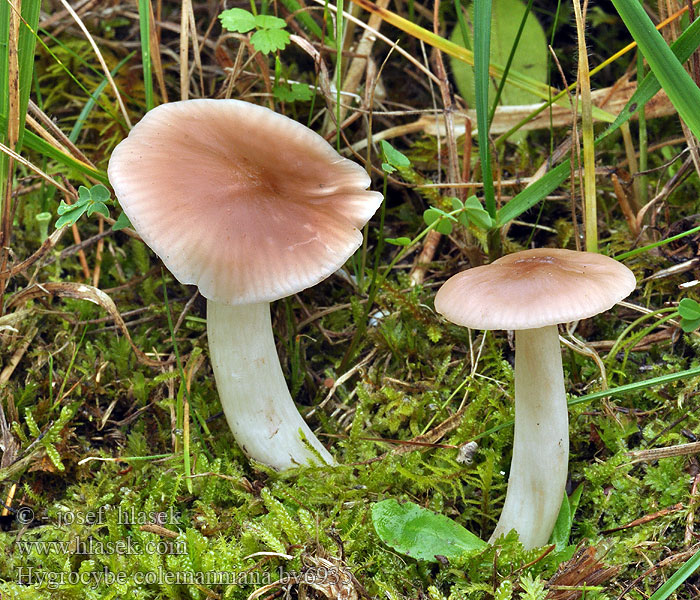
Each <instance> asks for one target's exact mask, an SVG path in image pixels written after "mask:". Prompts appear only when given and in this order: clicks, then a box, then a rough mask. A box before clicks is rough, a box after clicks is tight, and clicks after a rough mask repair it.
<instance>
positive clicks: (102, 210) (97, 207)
mask: <svg viewBox="0 0 700 600" xmlns="http://www.w3.org/2000/svg"><path fill="white" fill-rule="evenodd" d="M94 213H99V214H101V215H102V216H103V217H109V208H107V205H106V204H105V203H104V202H93V203H92V204H91V205H90V206H88V209H87V216H88V217H91V216H92V215H93V214H94Z"/></svg>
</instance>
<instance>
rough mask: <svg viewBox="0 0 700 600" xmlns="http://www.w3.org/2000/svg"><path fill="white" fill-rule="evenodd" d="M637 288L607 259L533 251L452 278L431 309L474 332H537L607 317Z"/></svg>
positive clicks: (629, 276)
mask: <svg viewBox="0 0 700 600" xmlns="http://www.w3.org/2000/svg"><path fill="white" fill-rule="evenodd" d="M636 284H637V282H636V280H635V278H634V275H633V273H632V271H630V270H629V269H628V268H627V267H626V266H624V265H623V264H622V263H620V262H618V261H616V260H614V259H612V258H609V257H607V256H603V255H601V254H596V253H593V252H576V251H573V250H562V249H557V248H537V249H535V250H524V251H522V252H515V253H513V254H509V255H508V256H504V257H502V258H499V259H498V260H495V261H494V262H493V263H491V264H490V265H484V266H481V267H475V268H473V269H468V270H466V271H463V272H462V273H458V274H457V275H455V276H453V277H451V278H450V279H448V280H447V281H446V282H445V284H444V285H443V286H442V287H441V288H440V290H439V291H438V293H437V295H436V296H435V309H436V310H437V311H438V312H439V313H440V314H442V315H444V316H445V318H447V319H449V320H450V321H452V322H453V323H456V324H457V325H462V326H463V327H471V328H473V329H536V328H538V327H544V326H546V325H556V324H557V323H568V322H569V321H576V320H578V319H585V318H588V317H592V316H593V315H597V314H598V313H601V312H603V311H606V310H608V309H609V308H611V307H612V306H613V305H614V304H616V303H617V302H619V301H620V300H622V299H623V298H626V297H627V296H628V295H629V294H630V293H631V292H632V291H633V290H634V288H635V287H636Z"/></svg>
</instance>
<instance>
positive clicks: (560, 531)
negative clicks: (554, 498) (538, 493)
mask: <svg viewBox="0 0 700 600" xmlns="http://www.w3.org/2000/svg"><path fill="white" fill-rule="evenodd" d="M582 492H583V485H579V486H578V487H577V488H576V489H575V490H574V493H573V494H571V497H569V496H567V495H566V493H564V500H563V501H562V503H561V508H560V509H559V516H557V520H556V523H554V530H553V531H552V536H551V537H550V538H549V540H550V542H551V543H552V544H556V546H557V552H559V551H561V550H563V549H564V548H566V545H567V544H568V543H569V537H570V536H571V528H572V527H573V525H574V514H575V513H576V509H577V508H578V504H579V501H580V500H581V493H582Z"/></svg>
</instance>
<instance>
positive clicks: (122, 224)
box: [112, 212, 131, 231]
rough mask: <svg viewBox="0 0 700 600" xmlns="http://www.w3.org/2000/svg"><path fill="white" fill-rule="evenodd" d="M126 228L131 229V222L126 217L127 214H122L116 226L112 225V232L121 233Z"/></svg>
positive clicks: (115, 223)
mask: <svg viewBox="0 0 700 600" xmlns="http://www.w3.org/2000/svg"><path fill="white" fill-rule="evenodd" d="M126 227H131V221H129V217H127V216H126V213H125V212H122V213H121V214H120V215H119V217H118V218H117V220H116V221H115V222H114V225H112V231H119V230H120V229H124V228H126Z"/></svg>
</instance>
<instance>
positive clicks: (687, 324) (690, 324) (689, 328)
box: [681, 319, 700, 333]
mask: <svg viewBox="0 0 700 600" xmlns="http://www.w3.org/2000/svg"><path fill="white" fill-rule="evenodd" d="M698 327H700V319H681V329H682V330H683V331H685V333H692V332H693V331H695V330H696V329H697V328H698Z"/></svg>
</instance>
